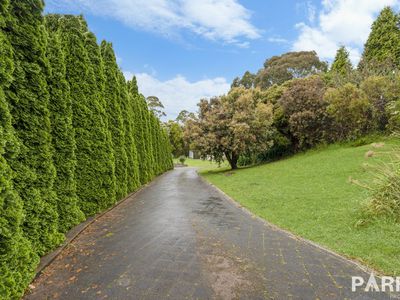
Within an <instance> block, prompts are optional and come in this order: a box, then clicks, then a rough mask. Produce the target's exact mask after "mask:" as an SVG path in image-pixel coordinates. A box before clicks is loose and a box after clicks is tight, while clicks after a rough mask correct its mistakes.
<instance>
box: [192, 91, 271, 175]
mask: <svg viewBox="0 0 400 300" xmlns="http://www.w3.org/2000/svg"><path fill="white" fill-rule="evenodd" d="M260 97H262V92H261V91H260V90H258V89H255V90H248V89H245V88H243V87H239V88H233V89H232V90H231V91H230V92H229V93H228V94H227V95H225V96H221V97H217V98H213V99H211V100H210V101H208V100H201V101H200V103H199V117H198V119H196V120H189V121H188V122H187V127H186V133H185V134H186V136H187V137H188V139H189V140H190V142H191V145H192V146H193V147H195V148H196V149H197V150H199V151H200V154H201V156H202V157H203V158H207V157H210V158H212V159H214V160H215V161H217V162H221V161H223V160H224V159H226V160H227V161H228V162H229V164H230V166H231V168H232V169H236V168H237V162H238V159H239V157H240V155H242V154H249V153H255V152H257V151H260V149H265V148H267V147H269V146H271V145H272V140H271V138H270V134H271V129H270V126H271V124H272V105H270V104H265V103H262V102H259V101H257V100H258V99H259V98H260Z"/></svg>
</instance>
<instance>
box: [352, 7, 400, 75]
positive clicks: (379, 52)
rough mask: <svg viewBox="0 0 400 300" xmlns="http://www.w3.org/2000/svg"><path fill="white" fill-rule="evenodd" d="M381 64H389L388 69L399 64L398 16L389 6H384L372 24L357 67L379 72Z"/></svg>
mask: <svg viewBox="0 0 400 300" xmlns="http://www.w3.org/2000/svg"><path fill="white" fill-rule="evenodd" d="M382 64H383V65H386V64H389V65H391V68H390V69H389V71H392V70H393V67H395V68H398V67H399V66H400V29H399V16H398V15H397V14H396V13H395V12H394V11H393V10H392V9H391V8H390V7H385V8H384V9H383V10H382V11H381V12H380V14H379V16H378V18H377V19H376V20H375V22H374V23H373V24H372V27H371V33H370V35H369V37H368V40H367V42H366V43H365V46H364V53H363V55H362V58H361V61H360V64H359V68H360V69H361V70H363V69H373V70H375V71H376V72H378V73H379V71H380V70H382V69H385V68H383V67H382V66H381V65H382Z"/></svg>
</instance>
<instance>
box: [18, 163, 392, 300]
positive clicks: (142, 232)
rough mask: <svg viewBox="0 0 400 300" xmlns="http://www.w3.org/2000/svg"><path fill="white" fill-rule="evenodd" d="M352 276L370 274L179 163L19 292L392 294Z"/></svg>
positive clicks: (69, 295) (60, 295)
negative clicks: (365, 286) (262, 216)
mask: <svg viewBox="0 0 400 300" xmlns="http://www.w3.org/2000/svg"><path fill="white" fill-rule="evenodd" d="M351 276H363V277H364V278H365V280H366V281H367V280H368V278H369V274H367V273H365V272H364V271H362V270H361V269H360V268H359V267H357V266H356V265H355V264H353V263H351V262H349V261H347V260H345V259H342V258H340V257H338V256H336V255H334V254H331V253H330V252H328V251H325V250H323V249H320V248H318V247H316V246H314V245H312V244H309V243H307V242H304V241H303V240H301V239H296V238H294V237H292V236H291V235H289V234H287V233H286V232H284V231H281V230H279V229H277V228H275V227H274V226H270V225H268V224H265V223H264V222H262V221H260V220H259V219H258V218H255V217H252V216H251V215H250V214H248V213H247V212H245V211H244V210H242V209H241V208H239V207H238V206H237V205H236V204H235V203H233V202H232V201H230V200H228V199H227V198H226V197H225V196H223V195H222V194H220V193H219V192H218V191H217V190H216V189H214V188H213V187H212V186H210V185H209V184H207V183H205V182H203V180H201V178H199V176H198V175H197V173H196V171H195V169H192V168H177V169H175V170H173V171H170V172H168V173H166V174H164V175H163V176H161V177H159V178H157V179H156V180H155V181H154V182H153V183H151V184H150V185H149V186H148V187H146V188H144V189H143V190H141V191H140V192H138V193H137V194H135V195H134V196H132V197H130V198H129V199H128V200H126V201H125V202H123V203H122V204H120V205H119V206H118V207H116V208H115V209H114V210H112V211H110V212H108V213H107V214H105V215H104V216H102V217H101V218H100V219H98V220H97V221H96V222H94V223H93V224H91V225H90V226H89V227H88V228H87V229H85V231H84V232H83V233H81V234H80V235H79V236H78V237H77V238H76V239H75V240H74V241H73V242H72V243H71V244H70V245H69V246H68V247H67V248H66V249H65V250H64V251H63V252H62V253H61V255H60V256H59V257H58V258H57V259H56V260H55V261H54V262H53V263H52V264H51V265H50V266H49V267H47V268H46V269H45V270H44V272H43V273H42V275H41V276H40V277H38V278H37V280H36V281H34V282H33V283H32V284H31V291H30V292H28V294H27V295H26V296H25V299H29V300H35V299H40V300H42V299H68V300H69V299H71V300H78V299H121V300H125V299H389V296H388V295H387V294H384V293H377V292H369V293H365V292H363V291H361V290H360V291H358V292H352V291H351Z"/></svg>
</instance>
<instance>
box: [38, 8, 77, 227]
mask: <svg viewBox="0 0 400 300" xmlns="http://www.w3.org/2000/svg"><path fill="white" fill-rule="evenodd" d="M46 27H47V31H48V35H49V41H48V46H47V58H48V60H49V64H50V72H49V76H48V79H47V83H48V87H49V88H48V89H49V93H50V101H49V110H50V115H51V120H52V129H51V134H52V145H53V160H54V165H55V167H56V171H57V177H56V180H55V184H54V190H55V192H56V193H57V197H58V202H57V207H58V215H59V229H60V231H62V232H66V231H67V230H68V229H70V228H71V227H72V226H74V225H76V224H78V223H79V222H81V221H83V220H84V214H83V213H82V211H81V210H80V208H79V205H78V197H77V195H76V181H75V167H76V156H75V148H76V144H75V135H74V129H73V126H72V103H71V98H70V91H69V85H68V82H67V80H66V66H65V58H64V53H63V51H62V48H61V41H60V37H59V35H58V32H57V28H58V18H56V17H55V16H47V17H46Z"/></svg>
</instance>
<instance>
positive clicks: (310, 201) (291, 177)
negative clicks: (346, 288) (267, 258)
mask: <svg viewBox="0 0 400 300" xmlns="http://www.w3.org/2000/svg"><path fill="white" fill-rule="evenodd" d="M398 143H399V142H398V141H395V140H394V139H392V140H387V141H386V145H385V147H384V148H381V149H379V150H378V151H386V150H389V149H391V148H392V146H393V144H398ZM371 149H373V148H372V147H371V146H370V145H368V146H361V147H350V146H338V145H333V146H330V147H327V148H325V149H320V150H313V151H309V152H307V153H304V154H298V155H296V156H294V157H291V158H288V159H285V160H282V161H278V162H274V163H270V164H266V165H262V166H258V167H253V168H247V169H240V170H237V171H235V172H234V173H233V174H232V173H231V172H229V173H226V172H224V171H223V170H226V168H225V169H222V171H221V169H215V168H216V165H215V164H214V165H212V164H210V163H208V162H195V163H196V164H197V165H199V164H201V165H202V166H204V168H205V169H203V170H202V171H201V174H202V175H203V176H204V177H205V178H206V179H207V180H209V181H210V182H212V183H213V184H215V185H217V186H218V187H220V188H221V189H222V190H223V191H225V192H226V193H227V194H228V195H230V196H231V197H233V198H234V199H236V200H237V201H238V202H240V203H241V204H242V205H243V206H245V207H247V208H248V209H250V210H251V211H253V212H254V213H255V214H257V215H258V216H260V217H262V218H265V219H266V220H268V221H270V222H272V223H274V224H276V225H278V226H280V227H282V228H285V229H288V230H290V231H291V232H293V233H295V234H297V235H300V236H303V237H305V238H307V239H310V240H313V241H315V242H317V243H319V244H321V245H324V246H327V247H328V248H330V249H333V250H334V251H336V252H338V253H341V254H344V255H346V256H348V257H352V258H357V259H359V260H360V261H363V262H364V263H365V264H367V265H369V266H371V267H373V268H375V269H378V270H381V271H383V272H384V273H387V274H397V275H399V274H400V250H399V249H400V248H399V245H400V225H398V224H397V225H396V224H394V223H392V222H391V221H385V220H379V221H375V222H374V223H372V224H370V225H368V226H365V227H361V228H359V227H358V228H356V227H355V226H354V224H355V223H356V221H357V220H358V218H359V213H360V207H361V204H362V202H363V201H365V199H366V198H367V192H366V191H365V190H364V189H362V188H360V187H358V186H356V185H354V184H351V183H350V182H349V178H350V177H351V178H353V179H358V180H364V181H365V180H371V179H372V174H371V172H370V171H366V169H365V168H364V167H363V165H364V164H365V163H369V164H372V163H376V162H378V161H379V160H380V159H382V157H383V156H380V157H379V156H378V155H377V156H376V157H375V158H368V159H366V158H365V153H366V152H367V151H368V150H371ZM373 150H375V151H377V149H373ZM187 163H188V164H189V165H193V164H194V162H193V161H188V162H187ZM206 164H208V166H207V165H206ZM207 168H208V170H207ZM210 169H213V170H211V171H210Z"/></svg>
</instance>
